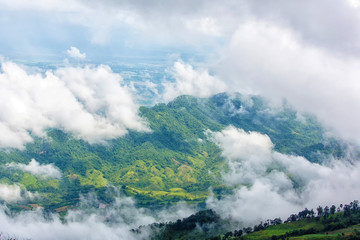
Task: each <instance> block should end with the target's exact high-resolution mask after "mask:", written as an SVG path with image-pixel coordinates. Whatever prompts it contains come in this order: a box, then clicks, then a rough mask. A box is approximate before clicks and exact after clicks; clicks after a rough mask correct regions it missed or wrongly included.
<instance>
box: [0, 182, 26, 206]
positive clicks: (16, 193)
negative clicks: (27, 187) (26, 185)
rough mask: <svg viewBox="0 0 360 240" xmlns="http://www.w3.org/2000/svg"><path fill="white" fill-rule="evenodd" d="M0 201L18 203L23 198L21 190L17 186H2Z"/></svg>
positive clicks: (0, 185)
mask: <svg viewBox="0 0 360 240" xmlns="http://www.w3.org/2000/svg"><path fill="white" fill-rule="evenodd" d="M0 199H1V200H4V201H6V202H16V201H18V200H20V199H22V197H21V189H20V187H19V186H17V185H7V184H0Z"/></svg>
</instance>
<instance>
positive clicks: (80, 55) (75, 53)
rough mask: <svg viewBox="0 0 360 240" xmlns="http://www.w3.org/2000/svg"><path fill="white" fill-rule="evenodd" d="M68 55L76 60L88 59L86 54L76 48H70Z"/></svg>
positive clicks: (67, 51)
mask: <svg viewBox="0 0 360 240" xmlns="http://www.w3.org/2000/svg"><path fill="white" fill-rule="evenodd" d="M66 53H67V55H69V57H71V58H74V59H79V60H84V59H85V58H86V53H81V52H80V50H79V49H78V48H76V47H70V49H68V50H66Z"/></svg>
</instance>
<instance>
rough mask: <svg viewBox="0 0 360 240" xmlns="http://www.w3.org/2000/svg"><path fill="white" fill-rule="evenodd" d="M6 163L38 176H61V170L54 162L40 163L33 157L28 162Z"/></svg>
mask: <svg viewBox="0 0 360 240" xmlns="http://www.w3.org/2000/svg"><path fill="white" fill-rule="evenodd" d="M6 165H7V166H8V167H11V168H16V169H20V170H23V171H26V172H29V173H31V174H34V175H38V176H44V177H51V178H61V172H60V170H59V169H58V168H57V167H55V166H54V164H40V163H38V162H37V161H36V160H35V159H31V161H30V162H29V164H22V163H8V164H6Z"/></svg>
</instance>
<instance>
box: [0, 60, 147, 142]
mask: <svg viewBox="0 0 360 240" xmlns="http://www.w3.org/2000/svg"><path fill="white" fill-rule="evenodd" d="M1 70H2V72H1V73H0V85H1V88H0V130H1V132H2V133H3V134H2V135H1V136H0V148H9V147H10V148H22V147H23V145H24V144H25V143H27V142H30V141H32V138H31V136H30V134H29V132H31V133H32V134H33V135H36V136H44V135H45V132H44V129H46V128H53V127H57V128H61V129H63V130H65V131H68V132H70V133H72V134H74V135H75V136H76V137H80V138H83V139H85V140H87V141H89V142H90V143H94V142H101V141H103V140H106V139H113V138H116V137H120V136H123V135H125V134H126V133H127V129H133V130H137V131H147V130H148V127H147V125H146V123H145V121H144V120H143V119H141V118H140V117H139V116H138V105H137V104H136V103H135V100H134V98H133V96H132V94H131V92H130V90H129V89H128V88H127V87H126V86H124V84H123V81H122V78H121V76H120V75H118V74H116V73H113V72H112V71H111V69H110V68H109V67H108V66H104V65H100V66H97V67H90V66H85V67H66V68H59V69H57V70H56V71H47V72H46V73H45V74H44V75H42V74H36V73H35V74H31V73H27V72H26V71H25V69H24V68H23V67H21V66H20V65H18V64H15V63H13V62H2V63H1Z"/></svg>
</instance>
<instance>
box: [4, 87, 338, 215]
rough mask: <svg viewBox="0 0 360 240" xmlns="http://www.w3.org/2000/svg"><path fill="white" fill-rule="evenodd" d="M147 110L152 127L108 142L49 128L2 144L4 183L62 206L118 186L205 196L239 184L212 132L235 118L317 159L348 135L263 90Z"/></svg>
mask: <svg viewBox="0 0 360 240" xmlns="http://www.w3.org/2000/svg"><path fill="white" fill-rule="evenodd" d="M139 111H140V114H141V116H142V117H143V118H144V119H145V120H146V121H147V122H148V124H149V127H150V129H151V132H135V131H130V132H129V133H128V134H127V135H126V136H125V137H122V138H118V139H115V140H109V141H107V142H105V143H104V144H89V143H88V142H86V141H84V140H82V139H77V138H75V137H74V136H72V135H70V134H68V133H66V132H64V131H62V130H61V129H48V130H47V136H46V137H44V138H39V137H34V141H33V142H32V143H29V144H27V145H26V146H25V149H24V150H16V149H12V150H7V151H2V152H0V164H1V167H0V176H1V178H0V183H3V184H14V183H15V184H18V186H20V187H21V191H22V195H26V194H28V193H29V192H30V193H31V194H32V195H34V196H35V197H27V198H26V199H27V200H24V201H23V202H22V203H21V204H22V205H24V204H29V203H32V204H38V205H39V206H42V207H44V208H45V209H48V210H49V211H55V210H56V211H58V212H61V211H63V210H66V209H68V208H69V207H71V206H75V205H76V203H77V202H78V201H79V194H80V193H87V192H91V191H95V192H96V193H97V194H98V196H99V198H100V199H101V200H102V201H104V202H110V201H112V200H111V199H112V198H111V196H112V194H113V192H114V191H117V190H114V189H118V188H120V191H121V193H122V194H124V195H128V196H132V197H134V198H135V199H137V202H138V203H139V205H146V206H149V205H156V206H157V205H167V204H171V203H174V202H177V201H179V200H185V201H191V202H195V203H202V202H204V200H205V199H206V198H207V197H208V195H209V187H212V189H213V192H214V194H216V195H221V194H226V193H228V192H229V191H230V190H231V189H230V187H228V186H226V185H224V184H223V181H222V176H221V173H222V172H224V171H225V172H226V171H227V161H226V159H224V157H223V156H222V155H221V153H222V150H221V149H220V147H219V146H218V145H217V144H216V143H214V141H212V139H211V132H219V131H222V130H223V129H225V128H226V127H227V126H230V125H233V126H235V127H237V128H241V129H244V130H245V131H256V132H259V133H262V134H266V135H268V136H269V137H270V139H271V140H272V142H273V143H274V150H276V151H278V152H281V153H286V154H293V155H299V156H304V157H306V158H307V159H309V160H310V161H312V162H321V161H323V159H325V158H326V157H327V156H330V155H335V156H338V157H341V156H342V155H343V154H344V152H343V150H342V149H343V148H342V147H343V146H342V143H341V142H340V141H339V140H335V139H333V138H329V137H327V135H326V132H325V130H324V128H323V127H322V126H321V124H320V123H319V122H317V120H316V119H315V118H314V117H313V116H310V115H300V114H298V113H297V112H296V111H294V110H293V109H291V107H289V106H287V105H286V104H284V106H282V107H281V108H272V107H270V106H269V105H268V104H267V103H266V101H265V100H264V99H262V98H261V97H258V96H251V97H248V96H247V97H245V96H242V95H240V94H231V95H230V94H226V93H222V94H218V95H215V96H213V97H210V98H196V97H192V96H180V97H178V98H176V99H175V100H173V101H172V102H169V103H168V104H163V103H160V104H157V105H155V106H153V107H141V108H140V109H139ZM32 159H34V160H32ZM31 160H32V161H33V164H40V165H39V166H49V164H53V167H55V168H56V169H58V170H60V172H61V174H62V177H60V178H59V177H57V178H56V177H46V176H45V175H44V174H43V175H41V174H38V173H36V172H34V171H31V170H29V169H30V168H29V166H30V165H29V162H30V161H31ZM26 166H27V167H26ZM50 166H52V165H50ZM111 186H115V188H111ZM31 194H30V195H31ZM36 196H38V197H36ZM39 196H40V197H39ZM19 206H20V203H17V204H13V205H12V207H13V208H14V209H20V207H19Z"/></svg>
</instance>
